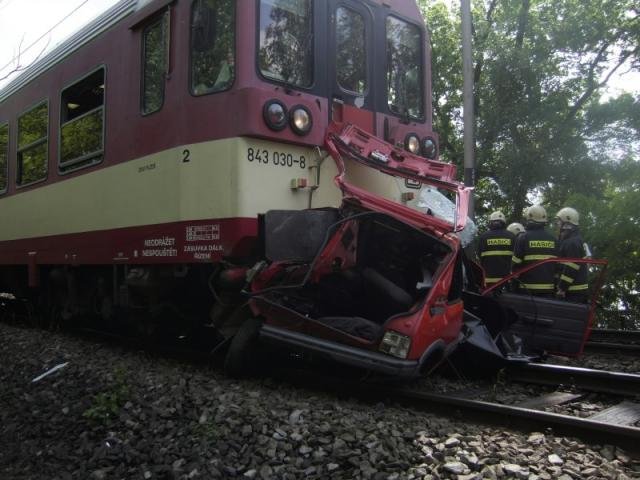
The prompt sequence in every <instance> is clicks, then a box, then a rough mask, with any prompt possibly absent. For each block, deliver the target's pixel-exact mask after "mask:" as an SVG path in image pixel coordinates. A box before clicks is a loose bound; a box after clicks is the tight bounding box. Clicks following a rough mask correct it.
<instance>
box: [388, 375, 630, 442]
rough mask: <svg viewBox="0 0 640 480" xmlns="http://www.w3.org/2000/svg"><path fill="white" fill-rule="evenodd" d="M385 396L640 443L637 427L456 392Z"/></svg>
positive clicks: (601, 438) (398, 392)
mask: <svg viewBox="0 0 640 480" xmlns="http://www.w3.org/2000/svg"><path fill="white" fill-rule="evenodd" d="M386 394H387V395H393V399H394V400H396V401H399V402H401V403H408V404H410V405H411V406H413V407H416V408H420V409H425V408H426V407H427V405H435V406H439V407H445V408H448V409H451V408H458V409H463V410H465V411H472V412H475V413H479V414H482V420H490V419H489V418H488V417H487V416H488V415H489V416H492V417H494V419H498V420H501V423H502V424H504V423H505V417H507V418H508V419H515V420H520V421H524V422H525V423H526V424H527V425H529V426H532V425H535V426H536V427H538V428H541V429H545V428H553V429H554V431H556V433H558V432H563V433H568V434H570V435H585V436H587V437H589V438H593V439H595V440H596V441H598V442H602V441H608V442H611V443H614V444H620V445H625V446H626V447H627V448H631V449H634V450H638V448H640V447H639V446H638V440H640V428H638V427H632V426H627V425H618V424H613V423H605V422H600V421H597V420H590V419H588V418H581V417H573V416H570V415H563V414H559V413H551V412H545V411H541V410H533V409H529V408H523V407H516V406H511V405H504V404H500V403H493V402H487V401H483V400H472V399H469V398H465V397H462V396H456V395H455V392H454V393H451V394H448V395H444V394H438V393H425V392H418V391H414V390H408V389H404V388H403V389H394V390H387V391H386Z"/></svg>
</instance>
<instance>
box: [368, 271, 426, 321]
mask: <svg viewBox="0 0 640 480" xmlns="http://www.w3.org/2000/svg"><path fill="white" fill-rule="evenodd" d="M362 279H363V282H364V285H365V290H366V292H367V301H368V302H369V303H370V305H371V307H372V308H371V319H372V320H374V321H385V320H386V319H387V318H388V317H390V316H391V315H395V314H397V313H401V312H406V311H408V310H409V308H411V306H412V305H413V297H412V296H411V294H409V292H407V291H406V290H404V289H403V288H401V287H399V286H398V285H396V284H395V283H394V282H392V281H391V280H389V279H388V278H386V277H385V276H383V275H382V274H380V273H379V272H378V271H376V270H374V269H372V268H368V267H367V268H365V269H364V270H363V271H362Z"/></svg>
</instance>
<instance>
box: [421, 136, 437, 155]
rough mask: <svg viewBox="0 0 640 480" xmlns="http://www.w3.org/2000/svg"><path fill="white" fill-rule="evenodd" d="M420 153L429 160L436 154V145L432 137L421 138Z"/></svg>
mask: <svg viewBox="0 0 640 480" xmlns="http://www.w3.org/2000/svg"><path fill="white" fill-rule="evenodd" d="M422 155H423V156H425V157H427V158H429V159H431V160H433V159H434V158H436V156H437V155H438V146H437V145H436V141H435V140H434V139H433V138H431V137H425V138H423V139H422Z"/></svg>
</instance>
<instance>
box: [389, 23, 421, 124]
mask: <svg viewBox="0 0 640 480" xmlns="http://www.w3.org/2000/svg"><path fill="white" fill-rule="evenodd" d="M421 65H422V38H421V35H420V29H419V28H418V27H417V26H415V25H412V24H410V23H407V22H405V21H403V20H400V19H399V18H396V17H392V16H389V17H387V104H388V106H389V110H391V112H393V113H395V114H397V115H403V116H409V117H413V118H416V119H422V116H423V103H424V101H423V83H424V82H423V80H422V75H423V73H422V68H421Z"/></svg>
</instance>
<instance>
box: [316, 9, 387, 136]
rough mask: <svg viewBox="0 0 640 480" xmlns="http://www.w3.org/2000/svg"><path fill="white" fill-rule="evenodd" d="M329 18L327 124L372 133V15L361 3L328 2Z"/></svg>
mask: <svg viewBox="0 0 640 480" xmlns="http://www.w3.org/2000/svg"><path fill="white" fill-rule="evenodd" d="M329 18H330V19H331V21H330V28H329V38H328V42H327V43H328V51H329V55H328V58H333V59H334V61H332V62H328V66H327V75H328V86H329V91H330V95H329V99H330V102H331V103H332V108H331V110H330V115H331V118H330V120H334V121H337V122H340V123H343V122H348V123H353V124H356V125H358V126H359V127H361V128H363V129H364V130H366V131H367V132H370V133H374V124H375V123H374V113H373V110H374V108H373V107H374V82H373V78H374V77H373V59H374V52H373V48H374V41H373V12H372V11H371V9H370V8H369V7H368V6H367V5H366V4H365V3H364V2H356V1H353V0H330V1H329Z"/></svg>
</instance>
